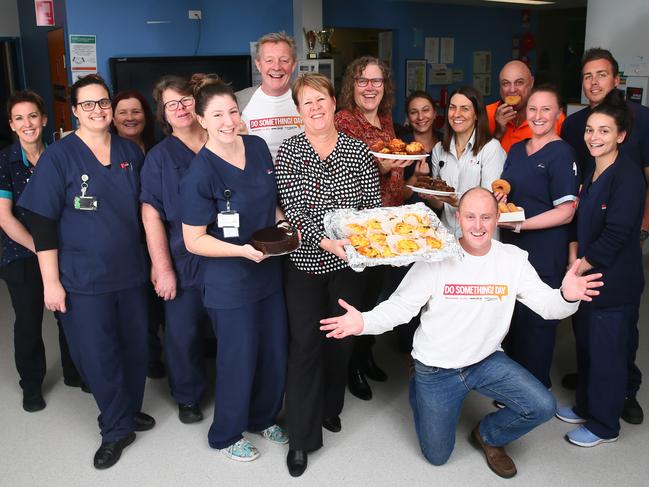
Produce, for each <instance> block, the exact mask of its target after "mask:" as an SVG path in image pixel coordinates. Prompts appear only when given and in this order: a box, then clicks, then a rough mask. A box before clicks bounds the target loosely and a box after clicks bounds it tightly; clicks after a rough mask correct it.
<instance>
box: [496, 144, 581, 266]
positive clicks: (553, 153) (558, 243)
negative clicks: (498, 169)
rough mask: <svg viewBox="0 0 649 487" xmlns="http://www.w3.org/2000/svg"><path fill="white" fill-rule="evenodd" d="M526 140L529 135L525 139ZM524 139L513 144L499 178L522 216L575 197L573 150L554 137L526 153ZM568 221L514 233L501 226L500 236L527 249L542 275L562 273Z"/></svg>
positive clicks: (509, 198) (575, 175) (576, 189)
mask: <svg viewBox="0 0 649 487" xmlns="http://www.w3.org/2000/svg"><path fill="white" fill-rule="evenodd" d="M528 140H529V139H528ZM526 145H527V140H524V141H521V142H518V143H516V144H514V145H513V146H512V148H511V149H510V151H509V154H507V159H506V160H505V166H504V167H503V173H502V178H503V179H506V180H507V181H509V183H510V184H511V187H512V190H511V192H510V193H509V195H508V196H507V201H509V202H512V203H514V204H515V205H517V206H521V207H523V209H524V210H525V218H531V217H533V216H536V215H539V214H541V213H544V212H546V211H548V210H551V209H553V208H554V207H555V206H558V205H560V204H562V203H565V202H566V201H575V200H576V199H577V193H578V190H579V186H578V185H579V183H578V176H577V164H576V157H575V151H574V150H573V149H572V147H570V145H569V144H568V143H566V142H564V141H563V140H555V141H553V142H550V143H548V144H546V145H545V146H543V147H542V148H541V150H539V151H537V152H535V153H534V154H532V155H529V156H528V155H527V152H526V150H525V147H526ZM569 237H570V225H561V226H558V227H553V228H545V229H542V230H528V231H525V230H523V231H521V233H514V232H512V231H508V230H503V231H502V232H501V240H502V241H503V242H505V243H511V244H514V245H516V246H517V247H519V248H521V249H523V250H526V251H527V252H528V253H529V261H530V263H531V264H532V266H533V267H534V269H536V272H537V273H538V274H539V275H540V276H543V277H552V276H558V275H563V274H564V273H565V270H566V265H567V264H568V242H569Z"/></svg>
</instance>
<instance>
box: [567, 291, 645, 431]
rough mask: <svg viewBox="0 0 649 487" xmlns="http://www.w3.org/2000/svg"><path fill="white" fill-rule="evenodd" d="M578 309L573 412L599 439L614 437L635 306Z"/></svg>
mask: <svg viewBox="0 0 649 487" xmlns="http://www.w3.org/2000/svg"><path fill="white" fill-rule="evenodd" d="M584 304H585V303H582V305H581V306H580V307H579V311H577V314H576V319H575V338H576V340H577V371H578V374H579V382H578V384H577V394H576V399H577V404H576V407H575V412H576V413H577V414H578V415H579V416H581V417H582V418H585V419H586V424H585V426H586V428H588V430H589V431H591V432H592V433H594V434H596V435H597V436H599V437H600V438H607V439H608V438H615V437H617V436H618V434H619V432H620V416H621V415H622V411H623V409H624V397H625V395H626V391H627V375H628V360H629V342H630V341H632V340H633V338H632V336H633V329H634V328H635V327H636V323H637V313H638V310H637V305H635V304H632V305H623V306H617V307H611V308H595V307H593V306H584Z"/></svg>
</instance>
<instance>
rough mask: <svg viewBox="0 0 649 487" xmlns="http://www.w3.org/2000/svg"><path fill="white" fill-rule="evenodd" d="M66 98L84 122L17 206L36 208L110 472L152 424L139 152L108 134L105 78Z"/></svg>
mask: <svg viewBox="0 0 649 487" xmlns="http://www.w3.org/2000/svg"><path fill="white" fill-rule="evenodd" d="M70 99H71V102H72V113H73V114H74V116H75V117H76V118H77V120H78V121H79V128H78V129H77V130H76V131H75V132H74V133H73V134H71V135H69V136H68V137H66V138H64V139H62V140H61V141H59V142H57V143H56V144H53V145H52V146H50V147H48V149H47V150H46V151H45V152H44V153H43V155H42V156H41V159H40V161H39V163H38V166H37V168H36V171H34V175H33V176H32V178H31V179H30V182H29V185H28V186H27V188H26V189H25V191H24V192H23V194H22V196H21V198H20V200H19V202H18V204H19V206H21V207H23V208H25V209H26V210H28V211H29V212H30V214H29V217H30V219H29V223H30V228H31V229H32V234H33V236H34V243H35V250H36V253H37V256H38V262H39V265H40V268H41V273H42V276H43V287H44V300H45V307H46V308H47V309H49V310H52V311H58V312H60V317H61V322H62V323H63V330H64V332H65V336H66V338H67V341H68V345H69V346H70V354H71V355H72V359H73V360H74V363H75V365H76V366H77V368H78V369H79V372H80V374H81V377H82V378H83V380H84V382H85V383H86V384H88V385H89V386H90V389H91V391H92V394H93V396H94V398H95V401H96V402H97V405H98V406H99V410H100V413H101V414H100V415H99V418H98V420H99V427H100V429H101V435H102V443H101V446H100V447H99V449H98V450H97V452H96V454H95V457H94V465H95V468H98V469H105V468H108V467H111V466H112V465H114V464H115V463H116V462H117V461H118V460H119V457H120V455H121V453H122V450H123V449H124V448H125V447H126V446H128V445H129V444H131V443H132V442H133V441H134V440H135V433H134V431H144V430H148V429H151V428H153V426H154V425H155V421H154V419H153V418H152V417H151V416H148V415H146V414H144V413H142V412H140V408H141V407H142V398H143V395H144V382H145V377H146V366H147V357H146V355H147V354H146V349H147V348H146V347H147V345H146V336H147V322H148V316H147V315H148V307H147V292H146V285H145V284H146V281H147V264H146V251H145V248H144V245H143V236H142V234H141V231H140V218H139V201H138V196H139V192H140V174H139V172H140V166H141V163H142V151H141V150H140V149H139V147H138V146H137V145H135V144H133V143H132V142H130V141H127V140H125V139H122V138H121V137H119V136H117V135H113V134H111V132H110V123H111V121H112V118H113V111H112V108H111V101H110V95H109V91H108V88H107V86H106V83H105V82H104V80H103V79H102V78H101V77H99V76H98V75H88V76H86V77H83V78H81V79H79V80H78V81H77V82H76V83H74V84H73V85H72V87H71V91H70Z"/></svg>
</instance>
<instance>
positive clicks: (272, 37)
mask: <svg viewBox="0 0 649 487" xmlns="http://www.w3.org/2000/svg"><path fill="white" fill-rule="evenodd" d="M267 42H272V43H273V44H277V43H278V42H286V44H288V47H289V48H290V49H291V56H292V57H293V61H295V60H297V49H296V47H295V41H294V40H293V38H292V37H291V36H290V35H288V34H287V33H286V32H284V31H281V32H270V33H268V34H265V35H263V36H261V37H260V38H259V40H258V41H257V48H256V49H255V59H257V60H259V53H260V51H261V46H262V45H263V44H266V43H267Z"/></svg>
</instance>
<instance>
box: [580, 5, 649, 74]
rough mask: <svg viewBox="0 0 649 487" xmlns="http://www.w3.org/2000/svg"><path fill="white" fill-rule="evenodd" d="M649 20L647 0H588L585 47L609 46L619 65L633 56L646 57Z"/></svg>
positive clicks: (647, 57)
mask: <svg viewBox="0 0 649 487" xmlns="http://www.w3.org/2000/svg"><path fill="white" fill-rule="evenodd" d="M648 23H649V1H647V0H624V1H622V2H620V1H615V0H588V10H587V13H586V41H585V42H586V46H585V47H586V49H588V48H590V47H603V48H605V49H609V50H610V51H611V52H612V53H613V56H615V58H616V59H617V60H618V62H619V63H620V64H621V66H620V67H621V68H622V65H624V64H627V63H628V62H631V61H632V60H633V59H634V58H635V57H636V56H644V59H645V60H646V61H649V28H648V25H647V24H648ZM647 74H649V73H647Z"/></svg>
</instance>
